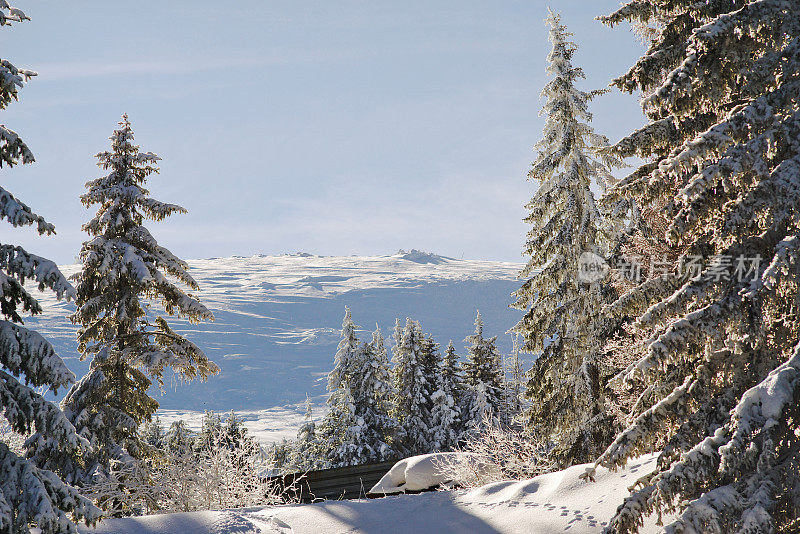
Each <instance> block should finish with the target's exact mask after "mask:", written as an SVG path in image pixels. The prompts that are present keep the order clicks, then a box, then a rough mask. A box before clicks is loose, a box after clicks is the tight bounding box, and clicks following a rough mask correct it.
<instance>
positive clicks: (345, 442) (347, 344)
mask: <svg viewBox="0 0 800 534" xmlns="http://www.w3.org/2000/svg"><path fill="white" fill-rule="evenodd" d="M355 328H356V327H355V325H354V324H353V320H352V317H351V315H350V309H349V308H345V317H344V321H343V322H342V340H341V341H340V342H339V347H338V350H337V353H336V357H335V358H334V361H335V365H334V369H333V371H331V373H330V374H329V375H328V390H329V391H330V392H331V396H330V398H329V401H328V402H329V405H330V406H331V411H330V412H329V414H328V415H327V416H326V418H325V420H324V421H323V422H322V425H321V428H320V437H321V443H322V444H323V446H325V447H327V448H328V452H327V454H326V456H327V460H328V464H329V465H330V466H331V467H338V466H344V465H360V464H365V463H370V462H377V461H381V460H384V459H387V458H390V457H392V451H391V447H390V445H389V443H388V442H389V441H390V439H391V435H392V434H393V433H394V428H395V427H396V422H394V420H393V419H392V418H391V417H390V416H389V414H388V412H387V411H386V409H387V407H388V406H387V402H386V401H387V395H389V394H390V392H391V389H390V384H389V383H388V373H389V371H388V367H387V365H388V363H387V357H386V349H385V348H384V343H383V336H382V335H381V333H380V330H378V331H377V332H376V333H375V334H374V335H373V339H372V341H371V342H369V343H360V342H359V341H358V338H357V337H356V335H355Z"/></svg>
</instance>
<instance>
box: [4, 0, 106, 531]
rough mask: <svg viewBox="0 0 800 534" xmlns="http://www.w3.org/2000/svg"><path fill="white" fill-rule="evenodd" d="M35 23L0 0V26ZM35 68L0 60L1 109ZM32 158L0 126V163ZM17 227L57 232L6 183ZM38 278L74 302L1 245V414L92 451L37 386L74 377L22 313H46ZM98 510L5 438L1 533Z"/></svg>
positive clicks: (47, 454)
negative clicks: (34, 290)
mask: <svg viewBox="0 0 800 534" xmlns="http://www.w3.org/2000/svg"><path fill="white" fill-rule="evenodd" d="M25 20H29V19H28V17H27V16H26V15H25V13H24V12H22V11H21V10H20V9H18V8H15V7H12V6H9V4H8V3H6V2H0V26H1V27H6V26H9V25H11V24H12V23H16V22H23V21H25ZM34 75H35V73H33V72H30V71H26V70H23V69H18V68H16V67H15V66H14V65H13V64H11V62H9V61H8V60H6V59H0V110H5V108H6V107H7V106H8V104H10V103H11V102H12V101H13V100H16V99H17V94H18V91H19V89H20V88H22V87H23V85H24V83H25V82H26V81H27V80H28V79H29V78H30V77H31V76H34ZM18 163H22V164H25V163H33V154H32V153H31V151H30V149H29V148H28V146H27V145H26V144H25V142H24V141H23V140H22V139H21V138H20V136H19V135H18V134H17V133H16V132H14V131H12V130H10V129H8V128H6V127H5V126H3V125H0V167H3V166H5V167H7V168H10V167H13V166H14V165H16V164H18ZM3 219H4V220H6V221H7V222H9V223H10V224H11V225H12V226H15V227H18V226H34V227H35V228H36V230H37V231H38V233H39V234H40V235H50V234H53V233H55V228H54V227H53V225H52V224H50V223H48V222H47V221H46V220H45V219H44V218H43V217H41V216H40V215H37V214H36V213H34V212H33V211H32V210H31V208H30V207H28V206H27V205H26V204H24V203H23V202H22V201H20V200H19V199H17V198H16V197H15V196H14V195H12V194H11V193H10V192H8V191H7V190H5V189H4V188H2V187H0V220H3ZM28 280H29V281H33V282H35V283H36V284H37V285H38V289H39V290H40V291H44V290H48V291H53V292H54V293H55V294H56V296H57V297H58V298H59V299H61V298H67V299H72V298H74V297H75V290H74V289H73V288H72V286H71V285H70V284H69V282H67V280H66V279H65V278H64V276H63V275H62V274H61V272H60V271H59V270H58V268H57V267H56V265H55V264H54V263H53V262H51V261H49V260H47V259H45V258H42V257H39V256H35V255H33V254H29V253H28V252H27V251H25V250H24V249H23V248H22V247H19V246H14V245H11V244H0V412H1V413H2V416H3V417H4V418H5V419H6V421H7V422H8V425H9V426H10V428H11V430H13V431H14V432H16V433H18V434H23V435H25V434H29V433H31V432H34V434H33V436H32V437H31V438H29V439H28V440H27V442H26V447H27V448H28V449H30V448H32V447H35V448H36V450H38V451H39V454H40V455H41V457H42V458H56V457H60V456H62V455H63V456H68V457H72V458H76V459H80V457H81V456H82V455H83V454H85V453H86V448H87V446H88V443H87V442H86V440H84V439H82V438H80V437H79V436H78V435H77V434H76V432H75V428H74V427H73V425H72V424H71V423H70V421H69V420H68V419H67V418H66V417H65V415H64V413H63V412H62V411H61V410H60V409H59V408H58V407H57V406H56V405H54V404H52V403H51V402H48V401H46V400H45V399H44V398H43V397H42V396H41V395H40V394H39V393H37V392H36V391H35V390H34V389H33V388H43V389H48V388H49V389H50V390H51V391H52V392H57V391H58V390H59V389H61V388H65V387H68V386H69V385H70V384H71V383H72V382H74V381H75V376H74V375H73V374H72V372H70V371H69V369H67V366H66V365H65V364H64V362H63V360H62V359H61V358H60V357H59V356H58V355H57V354H56V353H55V351H54V350H53V347H52V346H51V345H50V343H49V342H48V341H47V340H46V339H44V337H42V336H41V335H40V334H38V333H37V332H35V331H33V330H30V329H27V328H25V327H24V326H22V323H23V319H22V315H23V314H25V315H27V314H38V313H41V311H42V308H41V306H40V305H39V303H38V302H37V301H36V299H35V298H34V297H33V295H31V294H30V293H29V292H28V291H27V290H26V289H25V288H24V287H23V284H24V283H25V281H28ZM99 516H100V511H99V510H98V509H97V508H95V507H94V506H93V505H92V504H91V502H90V501H89V500H88V499H86V498H85V497H82V496H81V495H79V494H78V492H77V490H75V489H74V488H71V487H69V486H67V485H65V484H64V483H63V482H62V481H61V480H60V479H59V478H58V477H57V476H56V475H55V474H54V473H52V472H51V471H47V470H43V469H40V468H39V467H37V466H36V464H35V461H33V460H30V459H25V458H23V457H20V456H19V455H18V454H16V453H15V452H14V451H12V450H11V449H10V448H9V447H8V445H7V444H6V443H4V442H2V441H0V532H4V533H19V534H22V533H26V534H27V533H28V532H29V527H30V526H36V527H38V528H39V529H40V530H41V532H43V533H46V534H47V533H62V532H76V531H77V528H76V526H75V523H74V521H77V520H85V521H86V523H87V524H90V523H94V522H95V521H96V520H97V519H98V517H99Z"/></svg>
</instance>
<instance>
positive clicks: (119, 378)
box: [46, 116, 219, 484]
mask: <svg viewBox="0 0 800 534" xmlns="http://www.w3.org/2000/svg"><path fill="white" fill-rule="evenodd" d="M110 139H111V150H110V151H105V152H100V153H99V154H97V159H98V160H99V161H98V166H99V167H100V168H101V169H103V170H104V171H106V172H107V174H106V175H105V176H103V177H101V178H98V179H96V180H93V181H90V182H88V183H87V184H86V187H87V189H88V191H87V193H86V194H84V195H83V196H81V202H82V203H83V204H84V205H85V206H86V207H87V208H88V207H90V206H92V205H94V204H98V205H99V209H98V211H97V214H96V215H95V217H94V218H92V219H91V220H90V221H89V222H88V223H87V224H85V225H84V227H83V229H84V230H85V231H86V232H87V233H89V235H90V236H92V237H91V239H90V240H89V241H86V242H85V243H84V244H83V247H82V248H81V251H80V256H79V258H80V261H81V263H82V264H83V265H82V269H81V271H80V272H79V273H78V274H76V275H75V277H74V278H75V280H76V281H77V299H76V304H77V311H76V312H75V313H74V314H73V316H72V320H73V322H75V323H77V324H78V325H79V326H80V328H79V330H78V349H79V351H80V353H81V356H82V357H83V358H86V357H92V361H91V368H90V371H89V372H88V373H87V375H86V376H84V377H83V379H81V380H80V381H79V382H78V383H77V384H76V385H75V386H73V387H72V389H70V391H69V392H68V393H67V396H66V397H65V398H64V401H63V403H62V405H63V407H64V410H65V413H66V414H67V415H68V417H69V418H70V420H71V421H72V423H73V424H74V425H75V428H76V429H77V430H78V432H79V434H80V435H81V436H82V437H84V438H86V439H87V440H88V441H89V442H90V444H91V447H92V452H91V454H90V455H89V456H87V465H86V466H85V468H84V469H81V470H72V472H69V473H68V476H70V477H71V478H70V480H73V481H74V482H75V483H78V484H90V483H92V481H93V480H95V479H96V478H97V477H102V476H104V475H105V474H107V473H108V471H109V468H110V465H111V463H112V462H117V463H118V464H120V465H125V464H129V463H131V462H133V461H135V460H137V459H141V458H143V457H145V456H146V453H147V447H146V444H145V443H144V441H143V440H142V439H141V436H140V435H139V433H138V432H137V429H138V427H139V425H140V424H142V423H143V422H145V421H148V420H149V419H150V418H151V416H152V415H153V413H154V412H155V411H156V409H157V408H158V402H156V400H155V399H153V398H151V397H150V396H149V395H148V393H147V389H148V388H149V387H150V385H151V379H154V380H156V381H157V382H158V383H159V385H160V384H162V382H163V375H164V371H165V370H166V369H168V368H170V369H172V370H173V371H174V372H175V373H176V375H177V376H179V377H180V378H181V379H183V380H191V379H194V378H196V377H199V378H201V379H206V378H207V377H208V376H210V375H212V374H214V373H216V372H218V371H219V369H218V368H217V366H216V365H215V364H214V363H212V362H210V361H209V360H208V359H207V358H206V356H205V354H204V353H203V351H202V350H200V349H199V348H198V347H197V346H196V345H195V344H194V343H192V342H191V341H189V340H188V339H186V338H184V337H183V336H181V335H179V334H177V333H176V332H174V331H173V330H172V329H171V328H170V327H169V325H168V324H167V321H166V320H165V319H164V318H163V317H161V316H155V317H154V314H153V311H152V305H153V304H155V303H157V302H160V304H161V306H162V307H163V308H164V310H165V311H166V313H167V314H168V315H175V314H177V315H179V316H181V317H185V318H187V319H189V320H190V321H200V320H203V319H213V317H212V315H211V312H209V311H208V309H206V307H205V306H203V305H202V304H201V303H200V302H199V301H198V300H197V299H196V298H194V297H193V296H192V295H191V294H188V293H185V292H184V291H183V290H182V289H181V288H180V287H179V286H178V285H176V284H175V283H174V282H173V280H176V281H178V282H180V283H182V284H184V285H185V286H188V287H189V288H192V289H197V283H196V282H195V281H194V279H193V278H192V277H191V275H190V274H189V273H188V266H187V264H186V263H185V262H184V261H182V260H180V259H179V258H177V257H175V256H174V255H173V254H172V253H171V252H170V251H169V250H167V249H166V248H164V247H162V246H160V245H159V244H158V243H157V242H156V240H155V238H154V237H153V236H152V235H151V234H150V232H149V231H148V230H147V229H146V228H145V227H144V226H143V225H142V224H143V221H144V220H145V219H152V220H155V221H160V220H162V219H164V218H165V217H167V216H169V215H171V214H174V213H184V212H185V210H184V209H183V208H181V207H180V206H177V205H174V204H165V203H163V202H159V201H157V200H155V199H153V198H150V197H149V196H148V195H149V192H148V191H147V189H145V187H144V186H145V183H146V180H147V178H148V176H150V175H152V174H153V173H157V172H158V168H157V167H156V166H155V163H156V162H157V161H158V160H159V158H158V156H156V155H155V154H152V153H150V152H142V151H140V150H139V147H138V146H137V145H134V144H133V132H132V130H131V124H130V122H129V121H128V117H127V116H123V117H122V121H121V122H120V128H119V129H118V130H116V131H115V132H114V134H113V135H112V136H111V137H110ZM46 465H47V466H48V467H50V468H53V469H54V470H56V471H59V472H61V471H69V469H67V467H68V466H64V465H59V464H58V463H54V462H49V463H48V464H46Z"/></svg>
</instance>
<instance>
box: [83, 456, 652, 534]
mask: <svg viewBox="0 0 800 534" xmlns="http://www.w3.org/2000/svg"><path fill="white" fill-rule="evenodd" d="M655 458H656V457H655V455H649V456H643V457H641V458H638V459H636V460H632V461H631V462H629V463H628V466H627V467H626V468H624V469H620V470H619V471H617V472H610V471H608V470H606V469H603V468H599V469H598V470H597V476H596V482H584V481H583V480H581V479H580V478H579V477H580V475H581V474H582V473H584V472H585V471H586V468H587V467H589V465H588V464H587V465H578V466H573V467H570V468H568V469H565V470H564V471H559V472H556V473H548V474H546V475H541V476H538V477H536V478H533V479H530V480H524V481H520V482H496V483H493V484H489V485H486V486H483V487H480V488H475V489H472V490H458V491H437V492H431V493H422V494H419V495H397V496H391V497H386V498H383V499H373V500H355V501H326V502H323V503H317V504H302V505H288V506H273V507H266V508H250V509H239V510H224V511H205V512H191V513H179V514H170V515H156V516H149V517H137V518H125V519H110V520H107V521H104V522H103V523H101V524H100V526H99V527H98V528H97V529H90V528H86V527H83V528H81V529H80V532H81V533H85V534H88V533H92V532H95V533H98V534H101V533H102V534H111V533H125V534H171V533H192V534H256V533H260V534H268V533H280V534H289V533H291V534H336V533H354V534H355V533H365V534H366V533H369V534H392V533H404V534H405V533H409V532H413V533H421V534H426V533H458V534H465V533H469V534H497V533H526V534H527V533H532V534H546V533H551V532H562V533H563V532H566V533H569V534H589V533H593V534H595V533H599V532H601V531H602V530H603V527H604V526H605V525H606V521H607V520H608V519H609V518H610V517H611V516H612V515H613V513H614V511H615V510H616V508H617V506H618V505H619V504H620V503H621V502H622V499H623V498H624V497H625V496H626V495H627V494H628V490H627V487H628V486H630V485H632V484H633V483H634V482H635V481H636V479H637V478H639V477H641V476H643V475H645V474H647V473H648V472H649V471H650V470H652V468H654V467H655ZM410 460H411V461H409V460H404V462H406V463H407V464H414V463H416V464H418V465H420V466H424V465H425V464H426V462H414V461H413V460H414V459H410ZM423 469H424V467H423ZM658 531H659V528H658V527H657V526H656V524H655V519H651V520H650V521H649V522H648V523H647V524H646V525H645V527H644V528H642V530H641V531H640V532H641V533H642V534H645V533H653V532H658Z"/></svg>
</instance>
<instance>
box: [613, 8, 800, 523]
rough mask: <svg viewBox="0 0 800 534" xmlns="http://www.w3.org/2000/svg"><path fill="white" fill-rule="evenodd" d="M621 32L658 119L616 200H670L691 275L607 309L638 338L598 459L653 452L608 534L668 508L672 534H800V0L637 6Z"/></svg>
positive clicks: (637, 138) (637, 148) (637, 142)
mask: <svg viewBox="0 0 800 534" xmlns="http://www.w3.org/2000/svg"><path fill="white" fill-rule="evenodd" d="M625 20H628V21H631V22H633V23H634V24H635V25H636V26H639V27H640V28H645V29H646V30H647V34H648V35H649V49H648V51H647V52H646V54H645V55H644V56H643V57H642V58H641V59H640V60H639V61H637V62H636V64H635V65H634V66H633V67H632V68H631V69H630V70H629V71H628V73H627V74H625V75H623V76H622V77H620V78H618V79H617V80H615V81H614V84H615V85H617V86H618V87H619V88H621V89H623V90H625V91H630V92H633V91H642V93H643V100H642V104H643V108H644V111H645V113H646V115H647V117H648V118H649V120H650V122H649V123H648V124H647V125H646V126H644V127H643V128H641V129H640V130H638V131H636V132H634V133H633V134H631V135H630V136H628V137H626V138H625V139H623V140H622V141H620V142H619V143H617V145H616V150H617V151H618V153H619V154H620V155H622V156H628V155H634V154H636V155H638V156H640V157H642V158H645V159H646V160H648V163H647V164H645V165H644V166H642V167H641V168H640V169H639V170H638V171H636V172H634V173H633V174H632V175H631V176H629V177H627V178H625V179H623V180H622V181H621V182H620V184H618V185H617V186H616V187H615V188H614V189H612V190H611V191H610V192H609V197H610V200H613V199H614V197H615V196H616V195H623V194H624V195H631V194H632V195H635V196H636V197H637V198H638V200H639V204H640V205H642V206H652V205H658V204H659V203H661V204H663V205H664V206H665V208H664V211H665V213H666V214H667V215H668V216H669V218H670V220H671V222H670V225H669V227H668V229H667V231H666V232H665V236H664V237H665V238H666V240H667V242H668V243H670V244H672V245H673V246H676V247H682V248H685V250H686V253H687V255H689V256H695V257H696V258H698V259H699V260H700V261H698V262H695V263H697V264H699V265H700V267H701V268H700V269H699V270H689V269H684V270H682V272H681V273H667V274H664V275H662V276H660V277H656V278H652V279H650V280H647V281H645V282H643V283H642V284H641V285H640V286H638V287H636V288H634V289H632V290H631V291H630V292H629V293H628V294H626V295H623V296H622V297H621V298H620V299H619V300H618V302H617V303H615V304H614V306H612V307H611V311H614V312H615V313H629V314H634V315H636V316H638V321H637V326H638V328H639V329H640V330H642V331H643V332H645V334H646V339H648V341H647V343H646V344H645V347H646V350H645V352H644V353H643V354H642V355H641V357H640V359H639V360H638V361H636V362H634V363H633V364H631V366H630V367H629V368H628V369H627V370H626V371H625V372H624V373H623V374H622V377H621V378H623V380H624V381H625V382H626V383H627V384H629V385H631V386H632V387H635V388H637V389H638V390H639V391H641V396H640V398H639V400H638V402H637V403H636V405H635V413H634V415H635V419H633V421H632V424H631V425H630V427H629V428H627V429H626V430H624V431H623V432H622V433H620V434H619V436H618V437H617V439H616V441H615V442H614V443H613V444H612V445H611V446H610V447H609V448H608V449H607V450H606V451H605V453H604V454H603V455H602V456H601V457H600V458H599V460H598V462H599V463H600V464H602V465H606V466H618V465H621V464H623V463H624V462H625V461H626V459H627V458H630V457H631V456H634V455H637V454H640V453H642V452H646V451H651V450H660V451H661V454H660V456H659V460H658V468H657V470H656V471H655V472H654V473H653V474H651V475H649V476H647V477H645V478H644V479H642V480H640V481H639V483H638V484H637V486H636V488H635V489H634V491H633V493H632V495H631V496H630V497H629V498H628V499H627V500H626V501H625V503H624V504H623V505H622V506H621V507H620V508H619V509H618V511H617V513H616V515H615V517H614V518H613V519H612V520H611V522H610V524H609V527H608V531H609V532H632V531H635V530H636V529H637V527H638V524H639V522H640V520H641V518H642V516H644V515H646V514H649V513H652V512H654V511H673V510H676V509H677V513H678V517H677V519H676V520H675V521H674V522H672V523H671V524H669V525H667V526H666V528H665V530H666V531H667V532H798V531H800V521H799V520H798V517H800V492H798V488H800V314H798V309H800V293H799V292H798V290H799V289H800V283H799V280H798V279H799V278H800V142H798V140H799V139H800V101H798V94H800V3H798V2H796V1H786V0H758V1H755V0H739V1H733V0H728V1H712V2H690V1H688V0H686V1H684V0H677V1H670V2H662V1H657V2H648V3H644V2H638V1H635V2H628V3H627V4H626V5H624V6H623V7H622V8H620V9H619V10H618V11H616V12H615V13H613V14H612V15H610V16H608V17H606V18H604V22H606V23H607V24H611V25H613V24H616V23H619V22H622V21H625ZM678 274H680V275H682V276H681V277H680V278H678ZM676 278H677V279H676Z"/></svg>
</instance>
